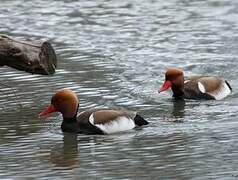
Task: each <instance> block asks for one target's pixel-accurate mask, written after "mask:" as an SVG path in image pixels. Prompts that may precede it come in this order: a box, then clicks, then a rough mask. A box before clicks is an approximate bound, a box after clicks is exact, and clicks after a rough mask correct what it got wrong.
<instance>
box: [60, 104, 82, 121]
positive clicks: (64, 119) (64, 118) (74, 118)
mask: <svg viewBox="0 0 238 180" xmlns="http://www.w3.org/2000/svg"><path fill="white" fill-rule="evenodd" d="M78 108H79V104H78V106H77V110H76V112H75V114H74V116H73V117H66V116H64V115H63V122H65V123H75V122H77V114H78Z"/></svg>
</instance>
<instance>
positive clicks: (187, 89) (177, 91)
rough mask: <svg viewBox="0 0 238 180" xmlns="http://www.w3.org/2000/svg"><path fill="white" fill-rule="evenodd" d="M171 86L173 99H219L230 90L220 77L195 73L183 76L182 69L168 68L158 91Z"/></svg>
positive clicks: (225, 95) (229, 92)
mask: <svg viewBox="0 0 238 180" xmlns="http://www.w3.org/2000/svg"><path fill="white" fill-rule="evenodd" d="M169 88H171V89H172V92H173V97H174V99H175V100H183V99H195V100H199V99H203V100H221V99H223V98H225V97H227V96H228V95H229V94H231V92H232V88H231V86H230V84H229V83H228V82H227V81H226V80H224V79H223V78H221V77H217V76H207V75H197V76H190V77H184V73H183V70H181V69H177V68H169V69H167V71H166V73H165V81H164V83H163V85H162V87H161V88H160V89H159V93H161V92H163V91H166V90H167V89H169Z"/></svg>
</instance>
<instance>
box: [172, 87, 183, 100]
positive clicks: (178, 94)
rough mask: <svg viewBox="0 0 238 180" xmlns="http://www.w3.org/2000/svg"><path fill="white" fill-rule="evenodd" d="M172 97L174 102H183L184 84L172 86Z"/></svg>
mask: <svg viewBox="0 0 238 180" xmlns="http://www.w3.org/2000/svg"><path fill="white" fill-rule="evenodd" d="M172 91H173V97H174V99H175V100H183V99H184V84H183V83H181V84H180V85H172Z"/></svg>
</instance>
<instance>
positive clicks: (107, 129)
mask: <svg viewBox="0 0 238 180" xmlns="http://www.w3.org/2000/svg"><path fill="white" fill-rule="evenodd" d="M89 122H90V123H91V124H93V125H94V126H97V127H98V128H99V129H101V130H102V131H103V132H104V133H106V134H112V133H116V132H121V131H127V130H130V129H133V128H134V127H135V122H134V121H133V120H132V119H130V118H128V117H126V116H120V117H118V118H116V119H115V120H112V121H110V122H108V123H105V124H94V118H93V114H92V115H91V116H90V117H89Z"/></svg>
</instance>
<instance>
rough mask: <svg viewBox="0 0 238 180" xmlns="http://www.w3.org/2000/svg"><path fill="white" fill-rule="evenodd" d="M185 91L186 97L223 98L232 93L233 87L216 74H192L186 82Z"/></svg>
mask: <svg viewBox="0 0 238 180" xmlns="http://www.w3.org/2000/svg"><path fill="white" fill-rule="evenodd" d="M184 91H185V92H184V93H185V98H192V99H197V98H202V99H216V100H221V99H223V98H224V97H226V96H227V95H229V94H230V93H231V87H230V85H229V84H228V83H227V82H226V81H225V80H223V79H221V78H218V77H215V76H191V77H189V78H188V80H186V81H185V83H184ZM194 97H195V98H194Z"/></svg>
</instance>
